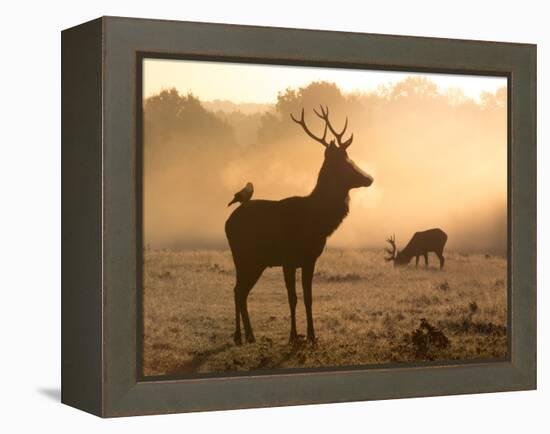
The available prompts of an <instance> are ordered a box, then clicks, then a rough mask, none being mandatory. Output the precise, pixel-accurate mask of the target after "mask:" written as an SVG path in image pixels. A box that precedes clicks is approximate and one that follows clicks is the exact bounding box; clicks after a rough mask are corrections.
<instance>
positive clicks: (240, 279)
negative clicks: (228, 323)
mask: <svg viewBox="0 0 550 434" xmlns="http://www.w3.org/2000/svg"><path fill="white" fill-rule="evenodd" d="M263 271H264V268H260V267H258V268H249V269H247V270H237V285H236V286H235V310H236V313H235V316H236V317H237V312H239V313H240V315H241V318H242V320H243V327H244V334H245V337H246V341H247V342H249V343H252V342H255V341H256V340H255V339H254V333H253V332H252V325H251V324H250V317H249V316H248V304H247V299H248V294H249V293H250V291H251V290H252V288H253V287H254V285H255V284H256V282H257V281H258V279H259V278H260V276H261V275H262V273H263ZM236 322H237V325H236V330H235V335H236V336H237V335H238V336H239V337H240V324H239V321H238V317H237V321H236ZM235 342H236V343H237V339H235Z"/></svg>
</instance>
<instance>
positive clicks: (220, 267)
mask: <svg viewBox="0 0 550 434" xmlns="http://www.w3.org/2000/svg"><path fill="white" fill-rule="evenodd" d="M430 258H431V260H432V261H433V262H434V264H433V265H432V267H431V268H429V269H424V267H423V265H422V266H419V268H418V269H415V268H414V265H409V266H408V267H404V268H394V267H393V266H392V265H390V264H386V263H384V261H383V259H382V254H381V253H380V252H374V251H362V250H331V249H328V250H327V251H325V252H324V253H323V255H322V256H321V258H320V259H319V261H318V263H317V269H316V273H315V277H314V281H313V312H314V322H315V329H316V335H317V337H318V342H317V344H316V345H315V346H313V345H311V344H308V343H305V342H303V343H301V344H298V345H294V346H290V345H289V344H288V335H289V331H290V324H289V321H290V320H289V316H290V314H289V308H288V302H287V295H286V289H285V287H284V282H283V276H282V270H281V269H280V268H273V269H268V270H266V271H265V273H264V275H263V276H262V278H261V279H260V281H259V282H258V283H257V284H256V286H255V287H254V289H253V290H252V292H251V294H250V297H249V303H248V306H249V312H250V316H251V321H252V327H253V329H254V334H255V336H256V341H257V342H256V343H254V344H246V345H243V346H241V347H237V346H235V345H234V344H233V340H232V334H233V331H234V304H233V285H234V268H233V262H232V259H231V254H230V253H229V251H214V250H210V251H168V250H163V251H160V250H158V251H146V252H145V264H144V286H145V289H144V291H145V292H144V360H143V366H144V374H145V375H166V374H168V375H178V374H179V375H181V374H189V373H196V372H200V373H205V372H221V371H243V370H257V369H273V368H297V367H300V368H304V367H307V368H311V367H334V366H350V365H369V364H380V363H389V362H410V361H418V360H458V359H460V360H472V359H479V358H502V357H505V355H506V347H507V341H506V339H507V337H506V299H507V297H506V286H507V285H506V259H504V258H502V257H495V256H489V257H486V255H461V254H455V253H447V254H446V258H447V261H446V264H445V270H444V271H440V270H439V269H438V268H435V262H437V261H435V259H436V258H435V257H432V256H431V257H430ZM413 262H414V261H413ZM422 262H423V260H421V263H422ZM297 282H300V277H299V273H298V276H297ZM298 290H299V294H298V296H299V302H298V308H297V317H298V323H297V326H298V333H305V329H306V325H305V312H304V308H303V303H302V300H301V299H300V297H301V288H300V287H299V285H298ZM422 319H424V320H425V321H424V323H423V324H424V326H421V321H422ZM425 324H428V326H427V327H428V328H426V326H425ZM429 327H433V328H434V330H435V331H433V332H427V331H426V330H429ZM429 333H435V334H434V336H440V335H443V336H444V337H445V338H447V340H448V344H447V345H438V344H437V342H442V339H443V338H438V339H439V341H438V340H433V339H431V336H430V335H429ZM433 342H435V344H434V343H433ZM443 342H445V341H444V339H443Z"/></svg>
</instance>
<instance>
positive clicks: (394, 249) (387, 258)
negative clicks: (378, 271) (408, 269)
mask: <svg viewBox="0 0 550 434" xmlns="http://www.w3.org/2000/svg"><path fill="white" fill-rule="evenodd" d="M386 242H387V243H390V245H391V246H392V250H390V249H388V248H386V249H385V250H386V253H388V254H389V255H390V256H389V257H384V259H385V260H386V261H388V262H389V261H393V260H394V259H395V252H396V251H397V247H396V245H395V234H394V235H393V236H391V237H389V238H386Z"/></svg>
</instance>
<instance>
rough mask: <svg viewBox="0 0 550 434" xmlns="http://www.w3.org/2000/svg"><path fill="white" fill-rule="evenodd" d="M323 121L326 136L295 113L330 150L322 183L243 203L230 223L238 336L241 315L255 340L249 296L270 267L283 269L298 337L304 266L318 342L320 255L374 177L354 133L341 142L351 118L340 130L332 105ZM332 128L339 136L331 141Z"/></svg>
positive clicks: (294, 335) (309, 309)
mask: <svg viewBox="0 0 550 434" xmlns="http://www.w3.org/2000/svg"><path fill="white" fill-rule="evenodd" d="M313 111H314V112H315V114H316V115H317V116H318V117H319V118H321V119H322V120H323V121H324V124H325V126H324V133H323V136H322V137H318V136H316V135H315V134H313V133H312V132H311V131H310V130H309V128H308V127H307V125H306V122H305V120H304V109H303V108H302V113H301V117H300V119H296V118H295V117H294V116H293V115H292V114H291V115H290V117H291V118H292V120H293V121H294V122H296V123H297V124H299V125H300V126H301V127H302V128H303V130H304V131H305V132H306V134H307V135H308V136H309V137H311V138H312V139H314V140H315V141H317V142H319V143H321V144H322V145H323V146H324V148H325V158H324V161H323V164H322V166H321V170H320V171H319V176H318V179H317V184H316V185H315V188H314V189H313V191H312V192H311V193H310V194H309V195H308V196H294V197H288V198H286V199H282V200H279V201H273V200H250V201H247V202H245V203H243V204H241V205H240V206H239V207H238V208H236V209H235V210H234V211H233V213H232V214H231V215H230V216H229V218H228V219H227V221H226V223H225V233H226V236H227V240H228V242H229V246H230V248H231V253H232V255H233V262H234V263H235V270H236V284H235V290H234V291H235V294H234V295H235V324H236V325H235V334H234V341H235V343H236V344H237V345H240V344H241V343H242V340H241V323H240V319H241V318H242V321H243V327H244V332H245V337H246V341H247V342H254V334H253V332H252V326H251V324H250V317H249V315H248V307H247V298H248V294H249V293H250V291H251V290H252V288H253V287H254V285H255V284H256V282H257V281H258V279H259V278H260V276H261V275H262V273H263V271H264V270H265V269H266V268H267V267H277V266H280V267H282V268H283V275H284V282H285V285H286V289H287V293H288V303H289V306H290V338H289V342H291V343H292V342H294V341H296V340H297V339H298V335H297V332H296V303H297V297H296V270H297V269H298V268H301V270H302V287H303V292H304V304H305V309H306V316H307V339H308V341H311V342H314V341H315V332H314V328H313V315H312V281H313V273H314V271H315V263H316V261H317V258H318V257H319V256H320V255H321V253H322V252H323V249H324V248H325V244H326V240H327V238H328V237H329V236H330V235H331V234H332V233H333V232H334V231H335V230H336V229H337V228H338V226H339V225H340V223H342V221H343V220H344V218H345V217H346V216H347V214H348V212H349V191H350V190H351V189H352V188H358V187H368V186H369V185H371V184H372V182H373V179H372V177H371V176H370V175H367V174H366V173H365V172H363V171H362V170H361V169H359V168H358V167H357V166H356V165H355V164H354V163H353V161H351V160H350V159H349V157H348V154H347V148H348V147H349V146H350V145H351V143H352V141H353V134H352V135H351V136H350V138H349V139H347V140H345V141H342V137H343V135H344V133H345V131H346V128H347V125H348V120H347V118H346V122H345V124H344V128H343V129H342V131H341V132H339V133H338V132H337V131H336V130H335V129H334V128H333V127H332V125H331V123H330V121H329V111H328V107H326V108H324V107H322V106H321V108H320V112H318V111H317V110H315V109H314V110H313ZM327 130H330V132H331V134H332V135H333V136H334V139H336V141H335V140H334V139H332V140H331V141H330V142H327Z"/></svg>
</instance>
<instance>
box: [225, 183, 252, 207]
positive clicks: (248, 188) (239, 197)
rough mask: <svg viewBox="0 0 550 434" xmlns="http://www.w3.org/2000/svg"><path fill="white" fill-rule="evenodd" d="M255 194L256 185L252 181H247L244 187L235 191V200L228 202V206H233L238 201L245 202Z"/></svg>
mask: <svg viewBox="0 0 550 434" xmlns="http://www.w3.org/2000/svg"><path fill="white" fill-rule="evenodd" d="M253 194H254V186H253V185H252V183H251V182H247V183H246V185H245V186H244V188H243V189H242V190H241V191H239V192H237V193H235V197H233V200H232V201H231V202H229V203H228V204H227V206H231V205H233V204H234V203H236V202H240V203H245V202H248V201H249V200H250V198H251V197H252V195H253Z"/></svg>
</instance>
